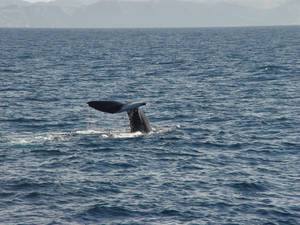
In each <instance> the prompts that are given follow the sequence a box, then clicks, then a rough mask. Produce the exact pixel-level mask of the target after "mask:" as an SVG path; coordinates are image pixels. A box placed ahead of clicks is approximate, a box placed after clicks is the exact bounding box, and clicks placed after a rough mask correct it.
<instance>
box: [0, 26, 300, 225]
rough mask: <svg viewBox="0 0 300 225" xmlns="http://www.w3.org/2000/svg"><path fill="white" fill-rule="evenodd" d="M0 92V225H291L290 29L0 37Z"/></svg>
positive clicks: (297, 170) (295, 87) (296, 196)
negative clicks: (146, 128)
mask: <svg viewBox="0 0 300 225" xmlns="http://www.w3.org/2000/svg"><path fill="white" fill-rule="evenodd" d="M0 84H1V86H0V171H1V173H0V224H52V225H53V224H249V225H250V224H251V225H252V224H265V225H271V224H284V225H286V224H293V225H295V224H300V222H299V221H300V176H299V174H300V166H299V165H300V135H299V134H300V27H265V28H264V27H261V28H211V29H145V30H144V29H134V30H130V29H123V30H118V29H115V30H109V29H108V30H97V29H96V30H80V29H77V30H71V29H58V30H56V29H0ZM91 100H117V101H121V102H138V101H142V102H147V103H148V104H147V105H146V106H145V107H143V110H144V111H145V113H146V115H147V116H148V118H149V120H150V122H151V125H152V127H153V128H154V131H153V132H152V133H150V134H148V135H142V134H140V133H136V134H131V133H130V127H129V122H128V118H127V115H126V113H123V114H114V115H112V114H105V113H101V112H98V111H96V110H93V109H91V108H89V107H88V106H87V104H86V102H88V101H91Z"/></svg>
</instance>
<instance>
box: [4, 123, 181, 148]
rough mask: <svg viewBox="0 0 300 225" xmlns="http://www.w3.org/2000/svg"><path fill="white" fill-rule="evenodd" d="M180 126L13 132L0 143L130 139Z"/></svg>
mask: <svg viewBox="0 0 300 225" xmlns="http://www.w3.org/2000/svg"><path fill="white" fill-rule="evenodd" d="M178 128H180V126H172V127H165V128H160V129H155V128H153V131H151V132H150V133H149V134H144V133H141V132H134V133H132V132H130V131H127V130H125V131H124V130H121V131H101V130H93V129H87V130H77V131H70V132H46V133H40V134H36V133H29V132H28V133H23V134H15V135H9V136H2V137H1V138H0V145H8V146H10V145H14V146H16V147H17V146H20V147H26V145H28V146H32V145H40V144H44V143H46V142H50V143H51V142H53V143H54V142H64V141H72V140H75V139H78V138H84V137H89V136H96V137H97V138H101V139H108V138H111V139H123V138H124V139H130V138H137V137H142V136H152V135H155V134H163V133H168V132H172V131H176V130H177V129H178Z"/></svg>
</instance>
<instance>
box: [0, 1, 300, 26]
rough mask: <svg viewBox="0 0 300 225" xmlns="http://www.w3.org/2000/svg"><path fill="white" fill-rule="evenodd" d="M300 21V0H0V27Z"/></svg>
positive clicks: (184, 24)
mask: <svg viewBox="0 0 300 225" xmlns="http://www.w3.org/2000/svg"><path fill="white" fill-rule="evenodd" d="M290 24H298V25H299V24H300V4H299V1H298V0H290V1H289V2H288V3H287V4H286V5H283V6H282V7H278V8H273V9H257V8H250V7H243V6H238V5H234V4H227V3H215V4H212V3H211V4H205V3H196V2H192V1H180V0H164V1H140V2H138V1H127V2H126V1H118V0H100V1H99V0H98V1H97V0H86V1H82V0H56V1H52V2H48V3H28V2H25V1H23V0H0V27H96V28H97V27H201V26H249V25H252V26H257V25H290Z"/></svg>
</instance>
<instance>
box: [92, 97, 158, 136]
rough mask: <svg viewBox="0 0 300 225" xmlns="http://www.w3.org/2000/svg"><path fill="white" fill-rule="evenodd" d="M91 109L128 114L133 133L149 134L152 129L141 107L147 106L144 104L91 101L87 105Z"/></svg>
mask: <svg viewBox="0 0 300 225" xmlns="http://www.w3.org/2000/svg"><path fill="white" fill-rule="evenodd" d="M87 104H88V105H89V106H90V107H92V108H94V109H96V110H99V111H101V112H105V113H112V114H114V113H121V112H127V114H128V118H129V121H130V128H131V132H137V131H140V132H142V133H149V132H150V131H151V130H152V129H151V126H150V123H149V120H148V118H147V117H146V116H145V114H144V112H143V111H142V110H140V109H139V107H141V106H144V105H146V103H145V102H142V103H131V104H123V103H121V102H117V101H90V102H88V103H87Z"/></svg>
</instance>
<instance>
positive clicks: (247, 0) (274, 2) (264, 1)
mask: <svg viewBox="0 0 300 225" xmlns="http://www.w3.org/2000/svg"><path fill="white" fill-rule="evenodd" d="M25 1H28V2H33V3H34V2H49V1H52V0H25ZM82 1H85V0H82ZM119 1H122V0H119ZM123 1H124V0H123ZM125 1H151V0H125ZM153 1H163V0H153ZM181 1H192V2H207V3H213V2H227V3H234V4H237V5H243V6H250V7H255V8H274V7H278V6H280V5H282V4H284V3H286V2H287V1H288V0H181ZM299 1H300V0H299Z"/></svg>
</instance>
